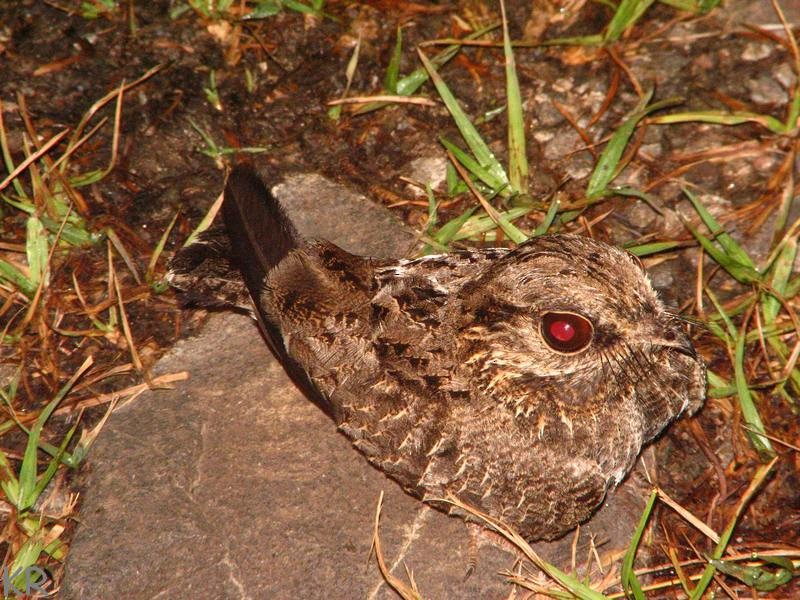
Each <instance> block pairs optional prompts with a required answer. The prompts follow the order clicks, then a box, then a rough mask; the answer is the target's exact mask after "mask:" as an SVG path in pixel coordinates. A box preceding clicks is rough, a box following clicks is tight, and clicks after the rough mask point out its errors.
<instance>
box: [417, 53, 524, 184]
mask: <svg viewBox="0 0 800 600" xmlns="http://www.w3.org/2000/svg"><path fill="white" fill-rule="evenodd" d="M418 52H419V57H420V60H421V61H422V64H423V65H424V66H425V68H426V69H427V70H428V74H429V75H430V77H431V81H432V82H433V84H434V86H436V91H437V92H439V96H440V97H441V98H442V100H443V101H444V104H445V106H446V107H447V110H448V111H450V115H451V116H452V117H453V120H454V121H455V123H456V126H457V127H458V130H459V131H460V132H461V136H462V137H463V138H464V141H465V142H466V143H467V146H468V147H469V149H470V151H471V152H472V154H473V156H474V157H475V159H476V160H477V162H478V164H480V166H481V167H483V168H484V169H486V170H487V171H489V173H491V175H492V177H493V178H494V179H496V180H498V181H500V182H502V184H503V185H504V186H508V184H509V181H508V176H507V175H506V172H505V170H504V169H503V166H502V165H501V164H500V162H499V161H498V160H497V158H496V157H495V155H494V153H493V152H492V151H491V150H490V149H489V146H487V145H486V142H484V141H483V138H482V137H481V136H480V134H479V133H478V131H477V130H476V129H475V126H474V125H473V124H472V122H471V121H470V120H469V117H467V115H466V113H465V112H464V110H463V109H462V108H461V105H460V104H459V103H458V100H456V97H455V96H453V93H452V92H451V91H450V88H448V87H447V84H446V83H445V82H444V79H442V77H441V76H440V75H439V73H438V72H437V71H436V67H434V65H433V63H431V61H430V59H429V58H428V57H427V56H425V54H424V53H423V52H422V50H418ZM492 187H493V188H497V187H499V186H492ZM512 191H518V190H512Z"/></svg>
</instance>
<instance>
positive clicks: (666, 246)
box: [625, 242, 684, 257]
mask: <svg viewBox="0 0 800 600" xmlns="http://www.w3.org/2000/svg"><path fill="white" fill-rule="evenodd" d="M683 245H684V244H682V243H681V242H651V243H649V244H638V245H636V246H626V247H625V250H627V251H628V252H630V253H631V254H633V255H634V256H638V257H642V256H650V255H651V254H658V253H659V252H666V251H667V250H675V249H676V248H681V247H683Z"/></svg>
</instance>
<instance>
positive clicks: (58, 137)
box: [0, 103, 69, 191]
mask: <svg viewBox="0 0 800 600" xmlns="http://www.w3.org/2000/svg"><path fill="white" fill-rule="evenodd" d="M2 113H3V105H2V103H0V114H2ZM0 128H2V119H0ZM68 133H69V129H65V130H64V131H61V132H59V133H57V134H56V135H54V136H53V137H52V138H50V139H49V140H48V141H47V142H46V143H45V144H44V145H43V146H42V147H41V148H40V149H39V150H37V151H36V152H34V153H33V154H31V155H30V156H28V157H27V158H26V159H25V160H23V161H22V162H21V163H19V165H17V167H16V168H15V169H14V170H13V171H11V173H10V174H9V175H8V177H6V178H5V179H3V181H2V182H0V191H2V190H3V189H4V188H5V187H6V186H8V184H9V183H11V182H12V181H14V180H15V179H16V178H17V177H19V175H20V173H23V172H24V171H25V169H27V168H28V167H29V166H31V165H32V164H33V163H34V162H36V161H37V160H38V159H39V158H40V157H42V156H44V155H45V154H47V153H48V152H49V151H50V149H51V148H52V147H53V146H55V145H56V144H58V142H60V141H61V139H62V138H63V137H64V136H65V135H67V134H68Z"/></svg>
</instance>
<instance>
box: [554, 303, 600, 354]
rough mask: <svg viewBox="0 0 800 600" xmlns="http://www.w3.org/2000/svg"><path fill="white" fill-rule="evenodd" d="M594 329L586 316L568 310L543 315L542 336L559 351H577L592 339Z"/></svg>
mask: <svg viewBox="0 0 800 600" xmlns="http://www.w3.org/2000/svg"><path fill="white" fill-rule="evenodd" d="M593 332H594V329H593V327H592V322H591V321H589V319H587V318H586V317H582V316H581V315H576V314H575V313H567V312H549V313H545V314H544V315H542V337H543V338H544V341H545V342H547V345H548V346H550V347H551V348H552V349H553V350H556V351H558V352H577V351H578V350H583V349H584V348H586V346H588V345H589V342H591V341H592V333H593Z"/></svg>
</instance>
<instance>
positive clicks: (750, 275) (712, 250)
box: [683, 220, 761, 283]
mask: <svg viewBox="0 0 800 600" xmlns="http://www.w3.org/2000/svg"><path fill="white" fill-rule="evenodd" d="M683 224H684V226H685V227H686V228H687V229H688V230H689V231H690V232H691V233H692V235H693V236H694V237H695V239H696V240H697V241H698V242H700V245H701V246H702V247H703V250H705V251H706V252H707V253H708V255H709V256H710V257H711V258H712V259H713V260H714V261H715V262H716V263H718V264H719V265H720V266H721V267H722V268H723V269H725V270H726V271H727V272H728V273H729V274H730V275H731V277H733V278H734V279H736V280H737V281H739V282H741V283H758V282H759V281H760V280H761V277H760V275H759V274H758V273H757V272H756V271H754V270H753V269H751V268H750V267H748V266H745V265H742V264H740V263H739V262H737V261H735V260H733V259H732V258H731V257H730V256H729V255H727V254H725V252H724V251H722V250H720V249H719V248H717V247H716V246H715V245H714V244H713V242H712V241H711V240H709V239H708V238H707V237H706V236H704V235H703V234H702V233H700V232H699V231H697V229H695V228H694V227H693V226H692V224H691V223H689V222H688V221H686V220H684V221H683Z"/></svg>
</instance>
